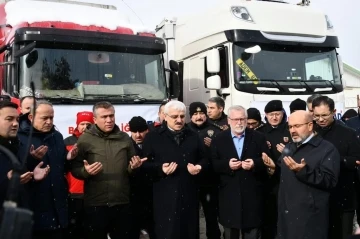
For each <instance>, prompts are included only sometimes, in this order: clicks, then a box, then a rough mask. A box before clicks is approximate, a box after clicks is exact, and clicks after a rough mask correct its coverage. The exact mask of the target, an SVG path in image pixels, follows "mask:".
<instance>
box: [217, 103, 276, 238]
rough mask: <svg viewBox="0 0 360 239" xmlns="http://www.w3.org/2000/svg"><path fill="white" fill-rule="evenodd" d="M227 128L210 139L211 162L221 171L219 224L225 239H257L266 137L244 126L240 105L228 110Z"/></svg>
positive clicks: (266, 150) (244, 117)
mask: <svg viewBox="0 0 360 239" xmlns="http://www.w3.org/2000/svg"><path fill="white" fill-rule="evenodd" d="M228 112H229V113H228V123H229V125H230V129H229V130H226V131H224V132H222V133H220V134H219V135H218V136H217V137H215V139H214V140H213V142H212V146H211V147H212V162H213V167H214V170H215V172H217V173H219V174H220V189H219V207H220V223H221V224H222V225H223V226H224V228H225V239H239V237H240V235H241V238H243V239H259V238H261V227H262V224H263V209H264V202H265V201H264V200H265V198H264V181H265V180H266V176H267V172H266V167H265V165H264V163H263V160H262V158H261V157H262V153H266V154H268V153H269V148H268V146H267V143H266V139H265V136H264V135H263V134H261V133H259V132H257V131H254V130H252V129H247V128H246V126H247V112H246V109H245V108H243V107H242V106H231V107H230V108H229V111H228Z"/></svg>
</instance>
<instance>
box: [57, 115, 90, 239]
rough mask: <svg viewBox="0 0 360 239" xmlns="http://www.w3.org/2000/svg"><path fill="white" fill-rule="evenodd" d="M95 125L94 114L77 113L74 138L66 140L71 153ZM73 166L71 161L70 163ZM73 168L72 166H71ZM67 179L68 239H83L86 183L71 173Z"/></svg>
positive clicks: (70, 137) (67, 175)
mask: <svg viewBox="0 0 360 239" xmlns="http://www.w3.org/2000/svg"><path fill="white" fill-rule="evenodd" d="M93 123H94V116H93V113H92V112H88V111H83V112H79V113H77V117H76V125H77V126H76V128H75V130H74V133H73V135H72V136H69V137H67V138H66V139H65V140H64V143H65V145H66V149H67V150H68V151H70V150H71V149H72V148H73V147H74V146H76V142H77V140H78V138H79V137H80V135H81V134H82V133H83V132H84V131H85V129H86V127H87V126H88V125H90V124H93ZM69 164H71V161H69ZM70 167H71V166H70ZM66 179H67V181H68V185H69V199H68V207H69V235H68V238H73V239H75V238H76V239H81V238H84V235H83V225H82V224H83V196H84V181H83V180H79V179H77V178H74V177H73V176H72V174H71V172H68V173H67V174H66Z"/></svg>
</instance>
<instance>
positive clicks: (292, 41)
mask: <svg viewBox="0 0 360 239" xmlns="http://www.w3.org/2000/svg"><path fill="white" fill-rule="evenodd" d="M156 35H157V36H158V37H162V38H163V39H164V40H165V42H166V45H167V50H166V53H165V54H164V58H165V63H166V62H168V60H175V61H177V62H178V63H179V72H178V75H179V81H180V86H181V87H180V88H181V90H180V95H179V100H182V101H183V102H184V103H185V104H186V105H187V106H188V105H189V104H190V103H191V102H193V101H202V102H204V103H207V101H208V99H209V98H210V97H213V96H221V97H223V98H224V100H225V104H226V108H227V107H229V106H231V105H237V104H239V105H242V106H244V107H247V108H248V107H256V108H258V109H259V110H260V111H261V112H263V108H264V106H265V104H266V103H267V102H268V101H270V100H273V99H279V100H282V101H283V103H284V108H285V110H287V111H289V107H288V105H289V103H290V102H291V101H292V100H294V99H296V98H301V99H303V100H306V99H307V98H308V97H309V96H310V95H312V94H316V93H318V94H324V95H328V96H329V97H331V98H332V99H334V101H335V103H336V109H337V113H338V114H337V117H338V118H340V117H341V114H342V113H343V110H344V91H343V83H342V74H343V71H344V70H343V63H342V60H341V57H340V55H339V54H338V53H337V51H336V49H337V48H338V47H339V41H338V37H337V35H336V34H335V32H334V29H333V26H332V24H331V22H330V20H329V18H328V16H327V15H325V14H324V13H322V12H319V11H316V10H314V9H312V8H311V7H310V6H307V5H303V6H300V5H294V4H289V3H286V2H281V1H254V0H252V1H251V0H250V1H249V0H236V1H235V0H224V1H221V4H219V5H218V6H216V7H215V8H213V9H209V10H206V11H204V12H201V13H200V12H199V13H198V14H196V15H193V16H189V17H184V18H178V19H164V20H163V21H162V22H161V23H160V24H159V25H158V26H157V27H156Z"/></svg>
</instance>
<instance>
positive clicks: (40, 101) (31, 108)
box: [30, 100, 53, 115]
mask: <svg viewBox="0 0 360 239" xmlns="http://www.w3.org/2000/svg"><path fill="white" fill-rule="evenodd" d="M40 105H49V106H51V107H53V104H51V103H50V102H49V101H46V100H36V101H35V108H34V105H31V107H30V114H32V115H33V114H34V112H35V111H36V110H37V108H39V106H40Z"/></svg>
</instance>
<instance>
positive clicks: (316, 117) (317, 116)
mask: <svg viewBox="0 0 360 239" xmlns="http://www.w3.org/2000/svg"><path fill="white" fill-rule="evenodd" d="M332 114H333V112H331V113H329V114H327V115H314V120H319V119H320V118H322V119H327V118H329V116H331V115H332Z"/></svg>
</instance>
